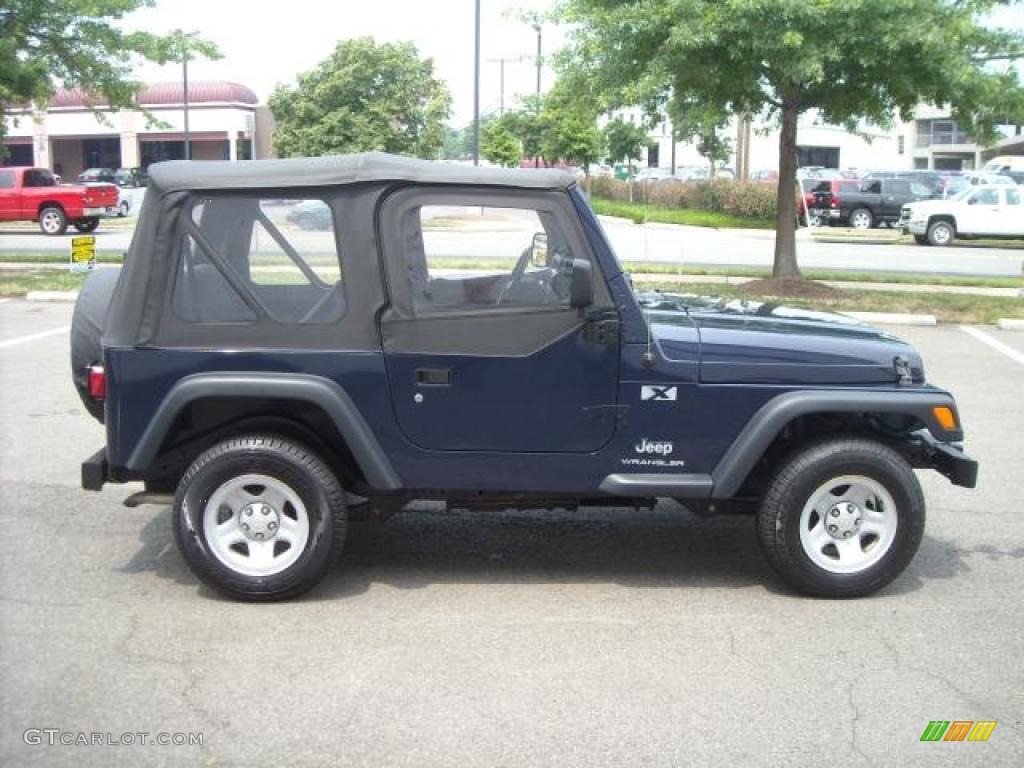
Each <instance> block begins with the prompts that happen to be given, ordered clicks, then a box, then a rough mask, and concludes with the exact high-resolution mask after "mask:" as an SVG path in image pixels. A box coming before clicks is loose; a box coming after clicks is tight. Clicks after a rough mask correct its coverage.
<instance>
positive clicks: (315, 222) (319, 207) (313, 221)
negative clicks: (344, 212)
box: [285, 200, 333, 231]
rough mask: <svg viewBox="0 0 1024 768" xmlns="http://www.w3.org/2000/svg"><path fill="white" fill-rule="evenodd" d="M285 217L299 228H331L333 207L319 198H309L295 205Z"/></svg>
mask: <svg viewBox="0 0 1024 768" xmlns="http://www.w3.org/2000/svg"><path fill="white" fill-rule="evenodd" d="M285 219H286V220H287V221H288V222H289V223H291V224H294V225H295V226H297V227H298V228H299V229H309V230H320V231H323V230H325V229H330V228H331V227H332V226H333V222H332V221H331V209H330V208H328V207H327V206H326V205H325V204H324V203H322V202H320V201H319V200H307V201H306V202H303V203H299V204H298V205H296V206H294V207H293V208H292V209H291V210H290V211H288V215H287V216H285Z"/></svg>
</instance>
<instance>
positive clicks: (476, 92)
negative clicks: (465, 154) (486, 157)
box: [473, 0, 480, 165]
mask: <svg viewBox="0 0 1024 768" xmlns="http://www.w3.org/2000/svg"><path fill="white" fill-rule="evenodd" d="M475 6H476V22H475V34H476V39H475V43H474V47H473V165H480V0H476V3H475Z"/></svg>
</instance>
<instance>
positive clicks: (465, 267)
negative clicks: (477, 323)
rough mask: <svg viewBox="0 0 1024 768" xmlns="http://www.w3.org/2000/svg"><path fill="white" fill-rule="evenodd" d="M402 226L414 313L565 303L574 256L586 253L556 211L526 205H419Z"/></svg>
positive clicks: (567, 296)
mask: <svg viewBox="0 0 1024 768" xmlns="http://www.w3.org/2000/svg"><path fill="white" fill-rule="evenodd" d="M425 202H426V201H425ZM401 227H402V243H403V250H402V255H403V257H404V260H405V267H406V274H407V277H408V280H409V291H410V295H411V297H412V301H413V309H414V311H415V312H416V314H430V313H435V312H445V311H467V310H480V311H488V310H495V309H509V308H524V307H537V308H568V307H569V287H570V282H571V272H572V264H573V260H574V259H577V258H586V254H585V253H581V252H579V250H580V249H578V248H576V247H574V246H573V244H572V242H571V240H570V238H569V237H567V234H566V232H565V231H564V228H563V226H562V224H561V223H560V222H559V220H558V217H557V216H556V215H555V214H554V213H552V212H551V211H548V210H544V209H541V208H534V207H529V206H528V205H527V204H525V203H524V204H523V205H522V206H521V207H520V206H517V205H515V203H514V202H513V201H510V202H509V204H508V205H503V206H494V205H491V206H469V205H429V204H425V205H419V206H415V207H412V208H410V209H408V210H407V211H406V212H405V214H404V215H403V217H402V222H401Z"/></svg>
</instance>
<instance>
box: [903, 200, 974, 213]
mask: <svg viewBox="0 0 1024 768" xmlns="http://www.w3.org/2000/svg"><path fill="white" fill-rule="evenodd" d="M959 204H960V203H959V202H958V201H957V200H918V201H917V202H916V203H907V204H906V205H904V206H903V207H904V208H908V207H909V208H910V210H911V212H912V213H921V214H929V213H948V212H949V209H950V208H952V207H956V206H958V205H959Z"/></svg>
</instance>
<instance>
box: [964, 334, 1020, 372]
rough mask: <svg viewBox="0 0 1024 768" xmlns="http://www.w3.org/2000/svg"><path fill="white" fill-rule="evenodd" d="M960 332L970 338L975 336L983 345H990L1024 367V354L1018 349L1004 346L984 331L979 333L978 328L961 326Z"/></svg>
mask: <svg viewBox="0 0 1024 768" xmlns="http://www.w3.org/2000/svg"><path fill="white" fill-rule="evenodd" d="M960 330H961V331H963V332H964V333H966V334H968V335H970V336H973V337H974V338H976V339H977V340H978V341H980V342H981V343H982V344H988V345H989V346H990V347H992V349H997V350H999V351H1000V352H1002V353H1003V354H1004V355H1006V356H1007V357H1008V358H1010V359H1011V360H1014V361H1015V362H1018V363H1020V364H1021V365H1024V354H1022V353H1020V352H1018V351H1017V350H1016V349H1014V348H1013V347H1011V346H1009V345H1008V344H1003V342H1001V341H1000V340H999V339H993V338H992V337H991V336H989V335H988V334H987V333H985V332H984V331H979V330H978V329H977V328H971V327H969V326H966V325H961V326H960Z"/></svg>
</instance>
